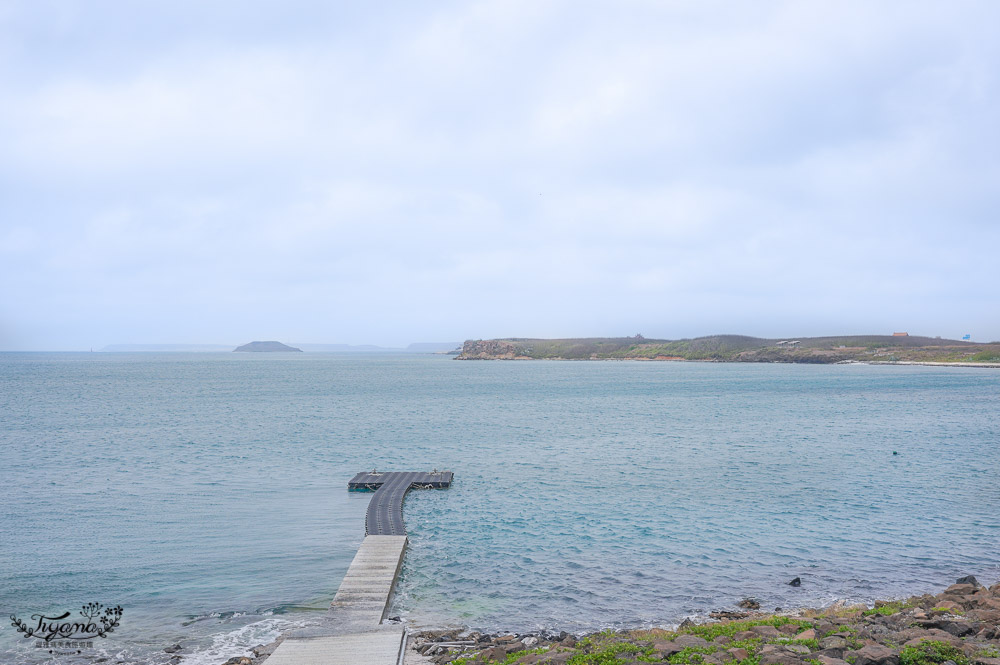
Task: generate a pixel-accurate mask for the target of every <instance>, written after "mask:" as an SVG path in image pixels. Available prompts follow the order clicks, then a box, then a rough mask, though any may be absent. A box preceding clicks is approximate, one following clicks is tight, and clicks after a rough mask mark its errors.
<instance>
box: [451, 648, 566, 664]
mask: <svg viewBox="0 0 1000 665" xmlns="http://www.w3.org/2000/svg"><path fill="white" fill-rule="evenodd" d="M548 650H549V648H548V647H538V648H537V649H522V650H521V651H514V652H513V653H509V654H507V657H506V658H504V659H503V660H491V661H486V660H483V659H481V658H480V656H481V655H482V654H476V655H474V656H463V657H462V658H456V659H455V660H453V661H451V665H473V664H474V663H486V662H490V663H494V664H495V665H514V663H516V662H517V661H519V660H520V659H521V658H523V657H525V656H528V655H530V654H533V653H545V652H546V651H548Z"/></svg>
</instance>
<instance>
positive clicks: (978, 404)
mask: <svg viewBox="0 0 1000 665" xmlns="http://www.w3.org/2000/svg"><path fill="white" fill-rule="evenodd" d="M998 405H1000V372H996V371H989V370H977V369H961V368H933V367H885V366H879V367H875V366H829V367H824V366H801V365H738V364H702V363H622V362H541V361H538V362H458V361H453V360H451V359H450V358H447V357H441V356H412V355H406V356H392V355H372V356H352V355H335V354H327V355H319V354H317V355H312V354H301V355H300V354H294V355H284V354H282V355H242V354H163V355H158V354H135V355H132V354H120V355H119V354H114V355H112V354H0V469H2V483H0V611H2V612H3V613H4V616H7V615H9V614H17V615H19V616H20V615H30V614H32V613H35V612H39V611H54V610H61V611H65V610H75V609H76V608H77V607H78V606H80V605H82V604H83V603H87V602H92V601H99V602H102V603H105V604H110V605H114V604H121V605H122V606H123V607H124V608H125V612H124V616H123V618H122V625H121V627H120V628H119V629H118V631H117V632H115V633H114V634H113V635H112V636H110V637H109V638H108V639H106V640H102V641H100V648H99V649H96V650H94V651H91V652H87V653H85V654H84V656H87V655H89V656H91V657H94V656H98V657H100V656H103V657H107V656H112V657H113V658H112V660H111V662H115V661H116V660H121V661H124V662H140V663H160V662H165V661H166V660H167V658H168V656H167V655H166V654H164V653H163V652H162V649H163V648H164V647H165V646H167V645H169V644H173V643H175V642H180V643H182V644H183V645H184V647H185V650H184V651H182V652H181V653H182V655H185V660H184V661H183V662H184V663H196V664H197V663H211V664H217V663H221V662H223V661H225V660H226V659H227V658H228V657H230V656H233V655H238V654H242V653H245V650H246V649H247V648H248V647H250V646H253V645H254V644H258V643H261V642H264V641H267V640H268V639H270V638H271V637H273V636H274V635H276V634H277V632H278V631H279V630H281V629H284V628H288V627H291V626H295V625H303V624H306V623H308V622H309V621H311V620H313V619H314V618H315V617H316V615H317V614H318V613H319V612H321V611H322V610H323V609H324V608H325V606H326V605H327V604H328V603H329V601H330V599H331V598H332V596H333V594H334V593H335V592H336V588H337V585H338V584H339V582H340V579H341V577H342V575H343V573H344V572H345V570H346V568H347V565H348V564H349V562H350V560H351V557H352V556H353V554H354V550H355V548H356V547H357V545H358V544H359V543H360V541H361V538H362V536H363V533H364V511H365V507H366V505H367V500H368V498H369V497H368V495H365V494H357V493H348V492H347V491H346V482H347V480H348V479H349V478H350V477H351V476H352V475H353V474H354V473H356V472H357V471H359V470H362V469H370V468H372V467H378V468H379V469H385V470H409V469H414V470H420V469H431V468H434V467H437V468H448V469H451V470H453V471H454V472H455V473H456V483H455V486H454V487H453V488H452V489H450V490H447V491H421V492H411V494H410V497H409V498H408V499H407V504H406V509H405V517H406V522H407V527H408V529H409V531H410V539H411V547H410V550H409V553H408V555H407V558H406V561H405V564H404V570H403V577H402V579H401V586H400V592H399V594H398V596H397V598H396V601H395V607H394V609H393V613H395V614H400V615H402V616H404V617H406V618H407V620H409V621H411V622H413V623H414V624H417V625H432V624H436V623H450V624H454V623H462V624H467V625H470V626H473V627H477V628H484V629H497V628H514V629H522V628H523V629H528V628H537V627H546V628H559V629H567V630H588V629H594V628H599V627H604V626H614V625H639V624H647V623H673V622H676V621H679V620H680V619H681V618H683V617H684V616H688V615H693V614H701V613H705V612H708V611H711V610H713V609H720V608H725V607H729V606H732V605H733V604H735V603H736V602H737V601H738V600H739V599H740V598H742V597H744V596H748V595H753V596H756V597H757V598H759V599H760V600H761V601H762V602H763V603H764V605H765V607H768V608H770V607H773V606H783V607H794V606H801V605H813V604H820V603H825V602H830V601H832V600H834V599H837V598H847V599H851V600H870V599H873V598H875V597H885V596H893V595H904V594H909V593H911V592H918V591H923V590H931V589H935V588H938V587H940V586H942V585H944V584H947V583H949V582H951V581H953V578H955V577H957V576H959V575H961V574H975V575H977V576H978V577H979V578H980V580H982V581H989V582H993V581H996V580H997V579H1000V517H998V513H1000V485H998V483H997V474H998V471H1000V446H998V442H1000V418H998V409H997V407H998ZM894 450H895V451H897V452H898V453H899V454H898V455H896V456H893V455H892V452H893V451H894ZM795 576H801V577H802V580H803V586H802V587H800V588H797V589H793V588H792V587H789V586H787V585H786V584H785V582H787V581H788V580H789V579H791V578H792V577H795ZM47 657H48V654H47V653H45V652H44V651H40V650H37V649H34V648H32V647H31V642H30V641H29V640H24V639H21V638H19V637H18V636H17V635H16V634H15V631H14V629H13V628H12V627H9V626H7V625H5V626H4V627H3V628H2V629H0V662H3V663H8V662H10V663H17V662H36V661H37V662H41V661H42V660H44V659H45V658H47ZM62 660H64V661H66V662H72V661H73V660H74V659H73V658H72V657H65V658H62Z"/></svg>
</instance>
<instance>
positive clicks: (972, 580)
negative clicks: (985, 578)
mask: <svg viewBox="0 0 1000 665" xmlns="http://www.w3.org/2000/svg"><path fill="white" fill-rule="evenodd" d="M955 584H971V585H972V586H975V587H978V586H982V585H981V584H980V583H979V580H977V579H976V577H975V575H966V576H965V577H959V578H958V579H957V580H955Z"/></svg>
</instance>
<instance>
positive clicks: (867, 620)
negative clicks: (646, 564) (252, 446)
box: [222, 576, 1000, 665]
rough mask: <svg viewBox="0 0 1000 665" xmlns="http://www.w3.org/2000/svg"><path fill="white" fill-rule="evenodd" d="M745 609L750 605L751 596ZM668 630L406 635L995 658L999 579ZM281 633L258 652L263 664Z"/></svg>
mask: <svg viewBox="0 0 1000 665" xmlns="http://www.w3.org/2000/svg"><path fill="white" fill-rule="evenodd" d="M744 607H748V608H753V607H754V603H753V601H750V600H748V601H745V603H744ZM710 618H711V619H713V620H712V621H709V622H704V623H695V622H692V621H690V620H688V621H685V622H684V623H682V624H681V625H680V626H678V627H676V628H674V629H665V628H652V629H643V630H624V631H603V632H597V633H591V634H588V635H572V634H569V633H566V632H547V631H540V632H533V633H495V634H486V633H480V632H476V631H469V630H465V629H452V630H429V631H422V632H416V633H411V634H410V636H409V641H408V646H407V653H406V659H405V663H407V664H409V665H446V664H450V665H479V664H485V663H495V664H502V665H542V664H545V663H550V664H552V665H638V664H639V663H669V664H670V665H1000V583H997V584H994V585H993V586H991V587H989V588H987V587H985V586H983V585H981V584H980V583H979V582H978V581H977V580H976V579H975V578H974V577H971V576H968V577H963V578H961V579H959V580H958V581H957V582H956V583H955V584H953V585H951V586H949V587H948V588H946V589H945V590H944V591H942V592H941V593H939V594H937V595H930V594H927V595H922V596H913V597H911V598H908V599H906V600H887V601H879V602H876V603H875V605H874V607H868V606H866V605H855V606H847V605H846V604H844V603H842V602H841V603H835V604H833V605H831V606H829V607H826V608H822V609H803V610H797V611H795V612H788V613H774V614H772V613H764V612H759V611H756V610H753V609H749V610H748V611H738V612H731V611H723V612H715V613H713V614H712V615H711V617H710ZM280 642H281V639H279V640H277V641H275V642H273V643H272V644H268V645H261V646H259V647H256V648H255V649H254V650H253V653H254V657H252V658H251V657H236V658H231V659H230V660H228V661H226V663H224V664H222V665H260V664H261V663H263V662H264V660H265V659H266V658H267V656H268V655H270V653H271V652H272V651H273V650H274V649H275V648H276V647H277V645H278V644H279V643H280Z"/></svg>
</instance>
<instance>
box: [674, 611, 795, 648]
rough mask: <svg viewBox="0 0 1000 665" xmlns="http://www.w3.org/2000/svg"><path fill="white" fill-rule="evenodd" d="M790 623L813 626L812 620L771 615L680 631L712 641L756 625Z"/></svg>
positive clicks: (709, 624) (777, 625)
mask: <svg viewBox="0 0 1000 665" xmlns="http://www.w3.org/2000/svg"><path fill="white" fill-rule="evenodd" d="M788 624H795V625H797V626H798V627H799V628H800V631H799V632H801V631H802V630H805V629H806V628H811V627H812V622H811V621H807V620H804V619H792V618H790V617H783V616H771V617H764V618H761V619H747V620H745V621H728V622H720V623H707V624H703V625H700V626H689V627H687V628H684V629H683V630H681V631H679V632H681V633H687V634H689V635H697V636H698V637H701V638H704V639H706V640H708V641H709V642H711V641H712V640H714V639H715V638H716V637H719V636H720V635H725V636H726V637H732V636H733V635H735V634H736V633H739V632H741V631H744V630H750V629H751V628H753V627H754V626H774V627H775V628H777V627H779V626H787V625H788Z"/></svg>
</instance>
